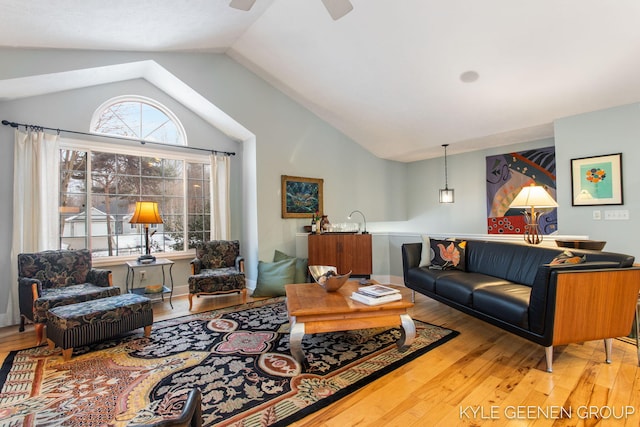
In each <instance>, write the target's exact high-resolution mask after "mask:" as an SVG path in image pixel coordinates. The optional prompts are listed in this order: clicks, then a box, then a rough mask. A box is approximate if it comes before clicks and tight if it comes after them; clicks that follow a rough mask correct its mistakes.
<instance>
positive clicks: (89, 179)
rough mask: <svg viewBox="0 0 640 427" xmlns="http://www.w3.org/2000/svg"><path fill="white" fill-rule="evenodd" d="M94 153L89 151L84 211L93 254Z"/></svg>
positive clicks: (89, 243) (89, 245)
mask: <svg viewBox="0 0 640 427" xmlns="http://www.w3.org/2000/svg"><path fill="white" fill-rule="evenodd" d="M92 154H93V151H92V150H90V149H89V150H87V173H86V180H87V183H86V184H85V185H86V187H87V199H86V200H85V203H86V206H87V207H86V208H85V209H84V212H85V225H86V230H87V237H86V239H87V243H86V245H87V248H89V249H90V250H91V252H93V238H92V236H93V233H92V232H91V229H92V222H91V212H92V211H93V201H92V199H93V190H92V188H93V185H92V184H93V175H92V171H93V167H92V161H91V159H92V158H93V156H92Z"/></svg>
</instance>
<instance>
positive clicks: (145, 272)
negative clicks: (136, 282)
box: [140, 270, 147, 281]
mask: <svg viewBox="0 0 640 427" xmlns="http://www.w3.org/2000/svg"><path fill="white" fill-rule="evenodd" d="M142 280H147V271H146V270H142V271H140V281H142Z"/></svg>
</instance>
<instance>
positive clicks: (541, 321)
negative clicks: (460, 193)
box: [402, 240, 640, 372]
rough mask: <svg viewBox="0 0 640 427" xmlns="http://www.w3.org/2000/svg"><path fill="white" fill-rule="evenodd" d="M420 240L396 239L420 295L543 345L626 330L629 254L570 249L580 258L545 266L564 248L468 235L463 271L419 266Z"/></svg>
mask: <svg viewBox="0 0 640 427" xmlns="http://www.w3.org/2000/svg"><path fill="white" fill-rule="evenodd" d="M421 250H422V243H407V244H404V245H402V262H403V274H404V282H405V285H406V286H407V287H408V288H410V289H412V290H414V291H415V292H419V293H421V294H424V295H426V296H428V297H431V298H433V299H435V300H437V301H440V302H442V303H444V304H447V305H448V306H451V307H453V308H456V309H458V310H460V311H462V312H464V313H466V314H469V315H471V316H474V317H476V318H478V319H482V320H484V321H486V322H489V323H491V324H492V325H495V326H498V327H500V328H502V329H504V330H506V331H509V332H511V333H514V334H516V335H518V336H521V337H523V338H526V339H528V340H530V341H533V342H535V343H537V344H540V345H542V346H544V347H545V354H546V363H547V371H548V372H551V371H552V361H553V346H554V345H564V344H569V343H574V342H583V341H590V340H596V339H604V340H605V350H606V361H607V363H609V362H610V353H611V345H612V338H614V337H619V336H625V335H628V334H629V332H630V331H631V326H632V322H633V316H634V314H635V306H636V302H637V299H638V291H639V289H640V268H637V267H634V266H633V263H634V257H633V256H630V255H624V254H617V253H611V252H599V251H589V250H579V249H572V250H571V252H572V253H573V254H574V255H578V256H580V257H582V256H583V255H585V256H586V262H583V263H580V264H560V265H550V264H549V263H550V262H551V261H552V260H553V259H554V258H555V257H556V256H558V255H560V254H561V253H562V252H563V251H564V249H561V248H554V247H544V246H532V245H524V244H517V243H506V242H498V241H477V240H468V241H467V243H466V247H465V261H466V264H465V270H464V271H461V270H455V269H451V270H431V269H429V268H428V267H419V266H418V265H419V263H420V256H421Z"/></svg>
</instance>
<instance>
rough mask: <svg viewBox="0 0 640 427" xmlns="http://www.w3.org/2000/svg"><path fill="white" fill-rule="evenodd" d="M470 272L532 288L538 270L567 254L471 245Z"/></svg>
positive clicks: (515, 246)
mask: <svg viewBox="0 0 640 427" xmlns="http://www.w3.org/2000/svg"><path fill="white" fill-rule="evenodd" d="M466 251H467V271H471V272H476V273H482V274H487V275H489V276H495V277H500V278H503V279H506V280H508V281H510V282H514V283H520V284H523V285H528V286H531V285H533V282H534V280H535V277H536V273H537V272H538V267H539V266H541V265H542V264H548V263H550V262H551V260H553V258H555V257H556V256H557V255H559V254H561V253H562V252H563V251H562V250H561V249H559V248H546V247H541V246H531V245H523V244H518V243H504V242H481V241H473V240H469V241H468V242H467V247H466Z"/></svg>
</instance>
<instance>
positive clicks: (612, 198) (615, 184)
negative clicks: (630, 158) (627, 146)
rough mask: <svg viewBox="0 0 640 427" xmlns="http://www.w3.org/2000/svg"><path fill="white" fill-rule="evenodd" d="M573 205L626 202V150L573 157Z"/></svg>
mask: <svg viewBox="0 0 640 427" xmlns="http://www.w3.org/2000/svg"><path fill="white" fill-rule="evenodd" d="M571 204H572V205H573V206H596V205H622V204H623V201H622V153H617V154H608V155H604V156H595V157H582V158H579V159H571Z"/></svg>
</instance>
